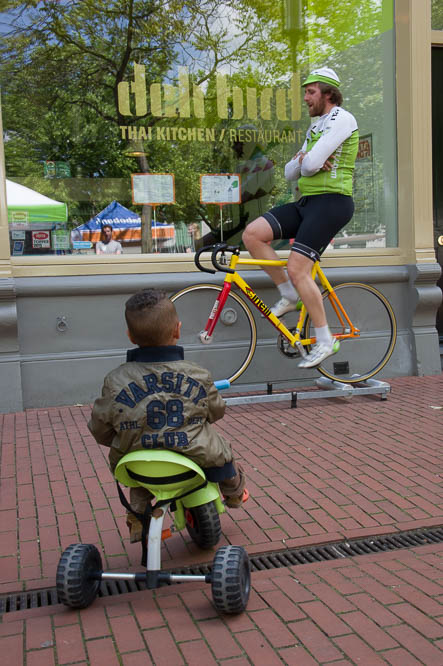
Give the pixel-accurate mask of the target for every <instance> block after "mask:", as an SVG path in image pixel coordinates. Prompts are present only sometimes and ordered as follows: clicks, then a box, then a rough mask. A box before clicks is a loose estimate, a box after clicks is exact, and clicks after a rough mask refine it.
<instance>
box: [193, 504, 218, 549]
mask: <svg viewBox="0 0 443 666" xmlns="http://www.w3.org/2000/svg"><path fill="white" fill-rule="evenodd" d="M185 515H186V529H187V530H188V532H189V536H190V537H191V539H192V540H193V541H194V543H196V544H197V546H199V547H200V548H203V549H204V550H205V549H208V548H212V547H213V546H216V545H217V544H218V542H219V539H220V536H221V524H220V516H219V513H218V511H217V507H216V506H215V502H208V504H202V505H200V506H194V507H192V508H191V509H186V512H185Z"/></svg>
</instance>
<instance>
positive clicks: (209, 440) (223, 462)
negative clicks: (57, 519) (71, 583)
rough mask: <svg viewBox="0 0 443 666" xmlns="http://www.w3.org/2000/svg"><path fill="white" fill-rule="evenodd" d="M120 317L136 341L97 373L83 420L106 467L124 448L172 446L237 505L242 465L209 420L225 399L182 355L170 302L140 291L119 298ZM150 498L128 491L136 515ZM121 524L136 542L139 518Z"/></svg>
mask: <svg viewBox="0 0 443 666" xmlns="http://www.w3.org/2000/svg"><path fill="white" fill-rule="evenodd" d="M125 318H126V323H127V326H128V337H129V339H130V340H131V342H132V343H133V344H135V345H138V346H137V348H136V349H130V350H129V351H128V352H127V362H126V363H123V364H122V365H120V366H119V367H118V368H115V370H112V371H111V372H110V373H109V374H108V375H107V376H106V377H105V380H104V384H103V389H102V396H101V398H97V400H96V401H95V403H94V406H93V408H92V414H91V420H90V421H89V423H88V428H89V430H90V431H91V433H92V434H93V436H94V437H95V439H96V441H97V442H98V443H99V444H103V445H104V446H109V447H110V452H109V462H110V466H111V469H112V471H114V469H115V467H116V465H117V463H118V461H119V460H120V458H122V457H123V456H124V455H125V454H126V453H128V452H129V451H135V450H137V449H143V448H146V449H168V450H173V451H177V452H179V453H182V454H184V455H185V456H187V457H189V458H190V459H191V460H193V461H194V462H196V463H197V464H198V465H200V466H201V467H202V468H203V469H204V471H205V473H206V477H207V478H208V480H209V481H215V482H217V483H219V485H220V490H221V492H222V494H223V496H224V497H225V500H226V505H227V506H229V507H231V508H236V507H240V506H241V504H242V502H243V499H244V495H245V496H247V493H245V492H244V490H245V477H244V473H243V470H242V469H241V467H240V465H237V464H236V463H235V461H234V459H233V456H232V450H231V445H230V444H229V442H227V441H226V440H225V439H224V438H223V437H222V436H221V435H220V434H219V433H218V432H217V431H216V430H215V429H214V428H211V426H210V425H209V424H210V423H213V422H214V421H218V419H221V418H222V417H223V415H224V412H225V402H224V400H223V398H222V397H221V396H220V395H219V393H218V391H217V389H216V388H215V386H214V384H213V381H212V378H211V375H210V374H209V372H208V371H207V370H205V369H204V368H202V367H200V366H199V365H197V364H196V363H192V362H190V361H185V360H184V358H183V348H182V347H179V346H177V341H178V339H179V338H180V327H181V322H179V320H178V317H177V312H176V310H175V306H174V304H173V303H172V302H171V301H170V300H169V299H168V298H167V296H166V293H165V292H164V291H161V290H158V289H144V290H143V291H139V292H138V293H136V294H134V296H132V297H131V298H130V299H129V300H128V301H127V302H126V310H125ZM151 499H152V495H151V493H150V492H149V491H148V490H146V489H145V488H142V487H137V488H131V489H130V503H131V507H132V509H133V510H134V511H136V512H138V513H144V511H145V509H146V505H147V502H149V501H150V500H151ZM126 523H127V525H128V527H129V532H130V541H131V543H135V542H136V541H141V536H142V525H141V523H140V521H139V520H137V518H136V517H135V516H134V515H132V514H130V513H129V514H128V516H127V521H126Z"/></svg>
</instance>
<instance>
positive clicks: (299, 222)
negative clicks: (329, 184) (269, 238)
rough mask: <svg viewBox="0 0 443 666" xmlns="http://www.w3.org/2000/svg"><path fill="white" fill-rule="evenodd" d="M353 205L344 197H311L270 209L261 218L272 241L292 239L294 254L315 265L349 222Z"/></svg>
mask: <svg viewBox="0 0 443 666" xmlns="http://www.w3.org/2000/svg"><path fill="white" fill-rule="evenodd" d="M353 214H354V202H353V199H352V197H349V196H347V195H345V194H333V193H331V194H314V195H311V196H308V197H302V198H301V199H300V200H299V201H293V202H292V203H288V204H284V205H283V206H277V207H276V208H271V210H270V211H269V212H267V213H264V215H263V217H264V218H265V219H266V220H267V221H268V222H269V224H270V225H271V228H272V231H273V233H274V240H280V239H289V238H293V239H294V242H293V245H292V248H291V249H292V250H293V252H298V253H300V254H303V255H305V256H306V257H309V258H310V259H312V261H317V260H318V259H320V255H321V254H322V253H323V252H324V251H325V249H326V248H327V246H328V245H329V243H330V242H331V240H332V239H333V238H334V236H335V235H336V234H337V233H338V232H339V231H340V229H342V228H343V227H344V226H345V225H346V224H347V223H348V222H349V220H350V219H351V218H352V216H353Z"/></svg>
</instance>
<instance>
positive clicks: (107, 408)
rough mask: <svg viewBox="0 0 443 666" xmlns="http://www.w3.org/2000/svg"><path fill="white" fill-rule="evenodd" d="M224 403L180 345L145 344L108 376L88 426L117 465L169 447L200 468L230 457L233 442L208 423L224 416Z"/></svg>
mask: <svg viewBox="0 0 443 666" xmlns="http://www.w3.org/2000/svg"><path fill="white" fill-rule="evenodd" d="M224 412H225V402H224V400H223V398H222V397H221V396H220V394H219V392H218V391H217V389H216V388H215V386H214V384H213V381H212V378H211V375H210V374H209V372H208V371H207V370H205V369H204V368H201V367H200V366H199V365H197V364H196V363H192V362H190V361H185V360H183V348H182V347H178V346H165V347H142V348H137V349H131V350H129V352H128V362H126V363H123V364H122V365H120V366H119V367H118V368H115V369H114V370H112V371H111V372H110V373H109V374H108V375H107V376H106V377H105V380H104V384H103V389H102V396H101V398H97V400H96V401H95V402H94V406H93V408H92V414H91V420H90V421H89V423H88V428H89V430H90V431H91V433H92V434H93V436H94V437H95V439H96V440H97V442H98V443H99V444H103V445H104V446H109V447H110V449H111V450H110V453H109V461H110V464H111V468H112V469H113V470H114V468H115V466H116V464H117V462H118V461H119V460H120V458H121V457H122V456H124V455H125V453H128V452H129V451H135V450H137V449H144V448H146V449H169V450H175V451H178V452H179V453H183V454H184V455H186V456H188V457H189V458H191V460H194V462H196V463H197V464H198V465H200V466H202V467H222V466H223V465H224V464H225V463H227V462H230V461H231V460H232V451H231V445H230V444H229V442H227V441H226V440H225V439H224V438H223V437H222V436H221V435H220V434H219V433H218V432H217V431H216V430H215V429H214V428H211V426H210V425H209V424H210V423H213V422H214V421H217V420H218V419H221V418H222V417H223V415H224Z"/></svg>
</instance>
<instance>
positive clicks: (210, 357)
mask: <svg viewBox="0 0 443 666" xmlns="http://www.w3.org/2000/svg"><path fill="white" fill-rule="evenodd" d="M221 290H222V287H220V286H219V285H215V284H194V285H191V286H190V287H186V288H185V289H182V290H181V291H179V292H177V293H176V294H174V296H172V297H171V301H172V302H173V303H174V305H175V307H176V309H177V313H178V318H179V319H180V321H181V322H182V327H181V333H180V342H179V344H181V345H182V346H183V347H184V350H185V357H186V359H187V360H188V361H195V363H198V364H199V365H202V366H203V367H204V368H207V369H208V370H209V372H210V373H211V374H212V377H213V379H214V381H217V380H219V379H228V380H229V381H230V382H231V383H232V382H234V381H235V380H236V379H238V378H239V377H240V375H241V374H242V373H243V372H244V371H245V370H246V368H247V367H248V365H249V364H250V362H251V359H252V357H253V355H254V352H255V347H256V344H257V327H256V324H255V320H254V315H253V314H252V312H251V310H250V308H249V307H248V306H247V305H246V303H245V302H244V301H243V300H242V299H241V298H240V297H239V296H238V295H237V294H235V293H233V292H232V291H231V292H230V294H229V296H228V299H227V301H226V303H225V306H224V308H223V310H222V312H221V314H220V318H219V320H218V322H217V325H216V327H215V330H214V334H213V336H212V339H211V342H210V343H207V344H204V343H203V342H201V340H200V337H199V333H200V332H201V331H203V330H204V328H205V326H206V322H207V321H208V317H209V314H210V312H211V310H212V307H213V305H214V303H215V300H216V298H217V296H218V295H219V293H220V292H221Z"/></svg>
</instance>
